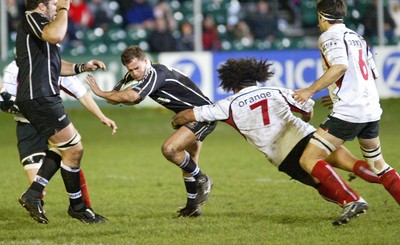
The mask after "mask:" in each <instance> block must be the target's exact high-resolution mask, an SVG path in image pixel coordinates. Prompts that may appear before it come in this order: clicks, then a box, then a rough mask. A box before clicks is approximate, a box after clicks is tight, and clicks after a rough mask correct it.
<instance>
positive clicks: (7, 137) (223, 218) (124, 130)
mask: <svg viewBox="0 0 400 245" xmlns="http://www.w3.org/2000/svg"><path fill="white" fill-rule="evenodd" d="M382 107H383V108H384V115H383V118H382V121H381V140H382V145H383V153H384V156H385V159H386V161H387V162H388V163H390V164H391V165H392V166H393V167H395V168H397V169H400V163H399V160H398V159H400V151H399V147H398V140H399V139H400V137H399V136H400V125H399V121H400V113H399V112H398V111H399V108H400V99H391V100H385V101H382ZM104 111H105V113H106V114H107V115H108V116H109V117H110V118H113V119H114V120H115V121H116V122H117V123H118V126H119V130H118V132H117V134H116V135H114V136H112V135H111V133H110V130H108V128H106V127H105V126H103V125H101V124H100V123H99V122H98V120H97V119H95V118H94V117H93V116H91V115H90V114H89V113H87V112H86V111H83V110H79V109H70V110H69V114H70V117H71V119H72V121H73V122H74V124H75V126H76V127H77V128H78V129H79V131H80V133H81V135H82V137H83V143H84V148H85V153H84V157H83V160H82V168H83V169H84V170H85V173H86V179H87V182H88V186H89V191H90V195H91V201H92V205H93V207H94V209H95V211H96V212H98V213H100V214H102V215H104V216H106V217H107V218H108V219H109V221H110V222H109V223H107V224H104V225H93V226H88V225H84V224H81V223H80V222H79V221H77V220H74V219H72V218H70V217H69V216H68V215H67V208H68V197H67V194H66V192H65V188H64V186H63V183H62V180H61V177H60V175H59V174H56V175H55V176H54V178H53V179H52V180H51V182H50V184H49V185H48V187H47V195H46V198H45V201H46V205H45V208H46V211H47V216H48V218H49V220H50V223H49V224H48V225H41V224H37V223H35V222H34V221H33V220H31V219H30V217H29V215H28V213H27V212H26V211H25V209H23V208H22V207H20V206H19V204H18V201H17V199H18V197H19V195H20V194H21V193H22V192H23V191H24V190H25V189H26V188H27V180H26V177H25V175H24V172H23V169H22V167H21V165H20V164H19V161H18V154H17V149H16V137H15V124H14V122H13V121H12V119H11V117H10V115H7V114H5V113H0V122H1V132H0V133H1V135H2V137H1V138H2V140H1V142H0V149H1V150H0V151H1V160H0V161H1V171H0V179H1V180H0V181H1V184H0V185H1V188H0V194H1V202H0V203H1V204H0V244H398V241H399V239H400V235H399V232H398V229H399V225H398V220H399V214H400V211H399V206H398V205H397V204H396V202H395V201H394V200H393V199H392V197H391V196H390V195H389V194H388V193H387V192H386V191H385V190H384V189H383V187H382V186H380V185H376V184H368V183H366V182H363V181H362V180H360V179H356V180H355V181H354V182H351V186H352V187H353V188H354V189H355V190H356V191H357V192H358V193H359V194H360V195H362V196H363V197H364V198H365V199H366V200H367V201H368V202H369V205H370V209H369V210H368V213H367V214H366V215H363V216H361V217H360V218H358V219H356V220H352V221H351V222H350V223H349V224H348V225H345V226H342V227H334V226H332V225H331V222H332V220H333V219H334V218H336V216H337V215H338V214H339V213H340V211H341V210H340V208H339V207H338V206H335V205H333V204H330V203H328V202H326V201H324V200H323V199H322V198H321V197H320V196H319V195H318V194H317V192H316V191H315V190H313V189H312V188H309V187H306V186H303V185H301V184H300V183H298V182H295V181H292V180H290V179H289V178H288V177H287V176H286V175H285V174H283V173H280V172H278V171H277V169H276V168H275V167H274V166H272V165H271V164H270V163H268V162H267V160H266V159H265V157H264V156H263V155H262V154H261V153H259V152H258V151H256V150H255V149H254V148H252V146H250V145H249V144H247V143H246V142H245V140H244V139H243V138H242V137H241V136H240V135H239V134H237V133H236V132H235V131H234V130H233V129H232V128H230V127H229V126H228V125H225V124H224V123H219V125H218V127H217V129H216V131H215V132H214V133H213V134H211V135H209V137H208V138H207V139H206V140H205V142H204V145H203V150H202V154H201V157H200V164H201V167H202V170H203V171H204V172H205V173H207V174H209V175H210V176H211V177H212V178H213V180H214V189H213V192H212V195H211V198H210V199H209V200H208V201H207V202H206V203H205V204H204V205H203V215H202V216H200V217H198V218H195V219H177V218H175V217H176V213H175V212H176V210H177V209H178V207H180V206H182V205H184V204H185V200H186V194H185V190H184V186H183V180H182V178H181V177H180V175H181V174H180V170H179V169H178V168H177V167H175V166H173V165H172V164H171V163H169V162H168V161H167V160H165V159H164V158H163V156H162V154H161V150H160V149H161V145H162V143H163V142H164V140H165V139H166V138H167V137H168V136H169V135H170V134H171V133H172V132H173V130H172V129H171V128H170V126H169V120H170V118H171V116H172V113H171V112H168V111H165V110H161V109H140V108H135V107H123V108H120V107H107V108H104ZM327 113H328V112H327V111H326V110H325V109H322V108H321V107H320V106H319V103H317V107H316V115H315V118H314V119H313V120H312V124H314V125H318V124H319V122H320V121H322V119H323V118H324V117H325V116H326V115H327ZM346 146H348V147H349V148H350V149H351V151H352V152H353V153H355V154H356V155H357V156H359V157H360V153H359V149H358V146H357V144H355V142H349V143H346ZM339 173H340V174H341V175H342V176H343V177H344V178H347V173H344V172H339Z"/></svg>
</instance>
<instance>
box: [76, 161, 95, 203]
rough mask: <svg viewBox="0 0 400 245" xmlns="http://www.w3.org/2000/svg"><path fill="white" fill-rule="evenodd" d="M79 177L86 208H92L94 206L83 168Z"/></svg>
mask: <svg viewBox="0 0 400 245" xmlns="http://www.w3.org/2000/svg"><path fill="white" fill-rule="evenodd" d="M79 177H80V183H81V192H82V198H83V201H84V202H85V205H86V207H89V208H90V207H91V206H92V204H91V203H90V197H89V189H88V187H87V184H86V178H85V174H84V173H83V170H82V168H81V171H80V172H79Z"/></svg>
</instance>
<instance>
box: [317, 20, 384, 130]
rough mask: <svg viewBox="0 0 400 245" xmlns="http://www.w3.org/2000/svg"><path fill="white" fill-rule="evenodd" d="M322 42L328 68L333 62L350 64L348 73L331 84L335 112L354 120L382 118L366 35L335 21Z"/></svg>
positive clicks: (321, 39) (376, 75) (324, 62)
mask: <svg viewBox="0 0 400 245" xmlns="http://www.w3.org/2000/svg"><path fill="white" fill-rule="evenodd" d="M318 46H319V49H320V51H321V55H322V65H323V68H324V71H326V70H327V69H328V68H329V67H331V66H332V65H337V64H342V65H346V66H347V71H346V73H345V74H344V76H343V77H341V79H339V81H336V82H335V83H333V84H331V85H330V86H329V87H328V89H329V93H330V97H331V99H332V101H333V103H334V105H333V109H332V114H331V115H332V116H333V117H336V118H339V119H341V120H344V121H347V122H353V123H365V122H373V121H378V120H380V118H381V114H382V109H381V107H380V104H379V95H378V91H377V89H376V84H375V79H376V78H377V77H378V74H377V71H376V66H375V62H374V60H373V57H372V53H371V51H370V49H369V47H368V45H367V43H366V42H365V40H364V38H363V37H361V36H360V35H358V34H357V33H356V32H354V31H352V30H350V29H348V28H347V27H346V26H345V25H344V24H335V25H333V26H332V27H330V28H329V29H328V30H327V31H325V32H324V33H322V34H321V36H320V37H319V39H318Z"/></svg>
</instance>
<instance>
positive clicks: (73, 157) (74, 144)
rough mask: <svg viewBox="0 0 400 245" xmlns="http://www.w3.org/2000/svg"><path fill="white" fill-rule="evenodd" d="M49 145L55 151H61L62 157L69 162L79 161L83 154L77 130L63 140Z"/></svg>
mask: <svg viewBox="0 0 400 245" xmlns="http://www.w3.org/2000/svg"><path fill="white" fill-rule="evenodd" d="M51 145H52V148H55V149H56V150H57V152H63V157H65V158H67V159H68V161H70V162H71V163H79V162H80V160H81V158H82V155H83V146H82V143H81V135H80V134H79V133H78V132H76V133H75V134H74V135H73V136H72V137H71V138H70V139H69V140H67V141H65V142H60V143H56V144H54V143H52V144H51Z"/></svg>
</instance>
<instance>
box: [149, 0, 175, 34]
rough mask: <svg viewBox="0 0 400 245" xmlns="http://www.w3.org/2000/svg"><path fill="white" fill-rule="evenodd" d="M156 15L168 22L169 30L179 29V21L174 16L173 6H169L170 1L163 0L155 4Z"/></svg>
mask: <svg viewBox="0 0 400 245" xmlns="http://www.w3.org/2000/svg"><path fill="white" fill-rule="evenodd" d="M153 13H154V17H155V18H156V19H157V18H164V19H165V21H166V22H167V26H168V28H169V30H171V31H175V30H176V29H177V23H176V20H175V18H174V16H173V12H172V9H171V7H170V6H169V4H168V2H167V1H165V0H161V1H160V2H159V3H157V4H156V5H155V6H154V9H153Z"/></svg>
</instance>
